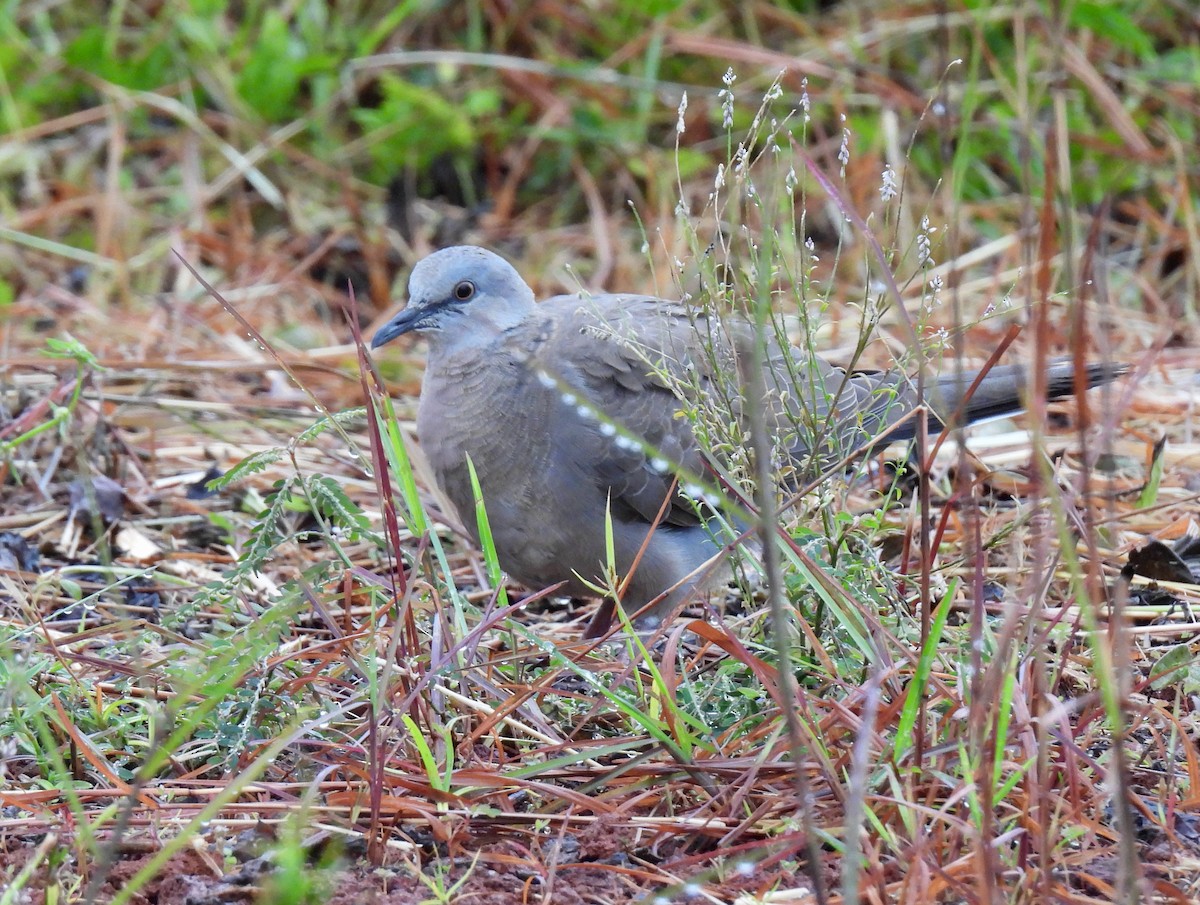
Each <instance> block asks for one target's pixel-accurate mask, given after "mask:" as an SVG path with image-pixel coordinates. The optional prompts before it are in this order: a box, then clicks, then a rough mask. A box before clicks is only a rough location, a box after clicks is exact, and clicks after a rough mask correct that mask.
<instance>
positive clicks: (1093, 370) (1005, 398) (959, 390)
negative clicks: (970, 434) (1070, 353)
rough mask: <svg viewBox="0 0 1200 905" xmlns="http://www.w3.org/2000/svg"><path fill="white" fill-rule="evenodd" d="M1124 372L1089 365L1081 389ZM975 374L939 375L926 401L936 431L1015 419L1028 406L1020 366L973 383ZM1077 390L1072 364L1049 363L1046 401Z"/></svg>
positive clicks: (991, 372)
mask: <svg viewBox="0 0 1200 905" xmlns="http://www.w3.org/2000/svg"><path fill="white" fill-rule="evenodd" d="M1127 370H1128V368H1127V367H1126V366H1125V365H1121V364H1108V363H1103V362H1092V363H1089V364H1088V365H1086V366H1085V370H1084V376H1085V385H1086V386H1087V387H1088V388H1091V387H1096V386H1100V385H1101V384H1105V383H1108V382H1109V381H1111V380H1115V379H1116V378H1117V377H1119V376H1121V375H1122V374H1124V373H1125V372H1126V371H1127ZM978 376H979V372H978V371H975V372H969V371H968V372H965V373H963V374H962V375H961V377H960V376H959V375H955V374H942V375H940V376H939V377H938V378H937V379H936V381H935V383H934V386H933V387H932V388H931V389H932V392H931V393H930V394H929V401H930V403H931V404H932V406H933V408H934V410H935V412H936V413H937V418H938V422H939V424H938V427H939V428H940V427H943V426H945V424H946V423H947V422H949V423H951V424H974V423H975V422H978V421H986V420H988V419H990V418H1001V417H1004V416H1007V415H1015V414H1016V413H1018V412H1020V411H1023V410H1024V409H1025V408H1026V407H1027V405H1028V371H1027V369H1026V368H1025V367H1024V366H1022V365H997V366H996V367H993V368H990V369H989V370H988V372H987V373H986V374H985V375H984V377H983V379H982V380H979V381H978V385H977V386H974V388H973V389H972V385H973V384H975V383H976V378H977V377H978ZM1076 389H1077V386H1076V380H1075V363H1074V362H1073V361H1071V360H1070V359H1058V360H1056V361H1052V362H1051V363H1050V364H1049V366H1048V368H1047V374H1046V398H1047V399H1050V400H1053V399H1061V398H1062V397H1063V396H1070V395H1071V394H1073V393H1074V392H1075V391H1076Z"/></svg>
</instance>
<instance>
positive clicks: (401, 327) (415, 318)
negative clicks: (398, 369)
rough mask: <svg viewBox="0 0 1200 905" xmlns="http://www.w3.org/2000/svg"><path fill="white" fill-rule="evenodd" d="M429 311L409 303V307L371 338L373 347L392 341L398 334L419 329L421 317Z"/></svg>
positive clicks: (376, 347)
mask: <svg viewBox="0 0 1200 905" xmlns="http://www.w3.org/2000/svg"><path fill="white" fill-rule="evenodd" d="M428 313H429V312H428V311H426V310H425V309H423V308H416V307H413V305H412V304H409V306H408V307H407V308H405V309H404V310H403V311H401V312H400V313H399V314H397V315H396V316H395V317H393V318H392V319H391V320H390V321H388V322H387V323H386V324H384V325H383V326H382V327H380V328H379V330H378V331H377V332H376V333H375V336H374V338H373V339H372V340H371V348H372V349H378V348H379V347H380V346H382V345H383V344H384V343H389V342H391V341H392V340H393V339H395V338H396V337H397V336H402V335H403V334H405V333H409V332H411V331H413V330H416V329H419V328H420V326H421V318H422V317H423V316H424V315H426V314H428Z"/></svg>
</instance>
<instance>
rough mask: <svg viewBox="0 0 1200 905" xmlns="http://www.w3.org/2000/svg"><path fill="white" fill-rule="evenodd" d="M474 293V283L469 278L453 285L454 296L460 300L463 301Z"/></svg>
mask: <svg viewBox="0 0 1200 905" xmlns="http://www.w3.org/2000/svg"><path fill="white" fill-rule="evenodd" d="M474 294H475V284H474V283H472V282H471V281H470V280H463V281H462V282H461V283H458V284H456V285H455V287H454V297H455V298H456V299H458V300H459V301H460V302H465V301H466V300H467V299H469V298H470V297H471V296H473V295H474Z"/></svg>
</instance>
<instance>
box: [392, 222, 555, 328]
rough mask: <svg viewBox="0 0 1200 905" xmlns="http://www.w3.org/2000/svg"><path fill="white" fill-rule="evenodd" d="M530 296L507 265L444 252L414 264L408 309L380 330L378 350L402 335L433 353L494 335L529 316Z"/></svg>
mask: <svg viewBox="0 0 1200 905" xmlns="http://www.w3.org/2000/svg"><path fill="white" fill-rule="evenodd" d="M533 307H534V300H533V290H531V289H530V288H529V286H528V285H527V284H526V282H525V281H524V280H523V279H521V275H520V274H519V273H517V271H516V270H515V269H514V268H513V266H512V265H511V264H509V263H508V261H506V260H504V258H502V257H500V256H499V255H497V254H494V253H492V252H490V251H488V250H487V249H484V248H477V247H476V246H473V245H458V246H454V247H452V248H443V249H442V250H441V251H436V252H434V253H433V254H431V255H429V256H428V257H427V258H423V259H422V260H420V261H418V262H417V265H416V266H415V267H414V268H413V271H412V275H411V276H410V277H409V278H408V305H407V306H406V307H405V308H404V310H403V311H401V312H400V313H399V314H397V315H396V316H395V317H393V318H392V319H391V320H390V321H388V322H387V323H386V324H384V325H383V326H382V327H380V328H379V331H378V332H377V333H376V334H375V336H374V338H373V339H372V340H371V348H372V349H378V348H379V347H380V346H382V345H383V344H384V343H386V342H390V341H391V340H393V339H395V338H396V337H397V336H401V335H402V334H405V333H421V334H424V335H425V336H426V337H427V338H428V339H429V340H430V342H431V343H432V344H433V345H434V346H435V347H436V346H441V347H448V346H456V345H458V344H460V343H462V342H466V341H472V342H479V341H480V340H482V339H484V338H486V337H488V336H493V335H499V334H500V333H503V332H504V331H505V330H507V329H509V328H510V327H514V326H516V325H517V324H519V323H520V322H521V321H522V320H523V319H524V318H525V317H526V316H528V314H529V313H530V312H531V311H532V310H533Z"/></svg>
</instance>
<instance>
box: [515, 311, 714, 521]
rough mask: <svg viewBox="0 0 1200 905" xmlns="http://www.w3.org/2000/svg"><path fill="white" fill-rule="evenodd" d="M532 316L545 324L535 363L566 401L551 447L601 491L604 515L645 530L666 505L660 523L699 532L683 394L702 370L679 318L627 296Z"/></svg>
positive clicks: (693, 336) (700, 461) (698, 466)
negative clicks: (609, 512)
mask: <svg viewBox="0 0 1200 905" xmlns="http://www.w3.org/2000/svg"><path fill="white" fill-rule="evenodd" d="M539 309H540V310H541V311H543V312H545V313H546V314H547V316H548V319H549V320H548V323H549V324H550V325H551V326H550V328H549V337H548V339H547V341H546V342H544V343H543V344H542V345H541V346H540V348H539V353H538V362H537V365H538V367H539V368H540V369H541V370H542V371H543V372H545V373H546V374H547V375H548V376H549V377H550V379H552V380H553V381H554V382H555V384H556V385H557V386H559V387H560V390H561V391H563V392H565V393H566V394H568V397H569V401H570V402H572V403H574V414H572V412H571V411H569V410H568V411H567V417H564V418H561V419H560V420H559V421H558V423H557V424H556V430H557V431H559V432H560V436H559V438H558V439H559V442H558V443H557V444H556V446H557V447H558V448H559V449H560V450H562V451H563V453H562V454H563V455H569V456H573V457H574V458H575V460H576V461H575V462H574V463H572V464H573V467H574V470H575V471H576V472H577V473H578V474H579V475H580V476H581V477H582V478H583V479H585V480H590V481H592V482H594V483H595V484H596V485H597V486H599V487H601V488H603V489H605V490H607V492H608V493H609V496H610V499H611V503H612V507H613V511H614V514H625V515H626V516H627V517H636V518H637V519H640V520H644V521H647V522H652V521H654V520H655V519H656V518H658V517H659V511H660V509H661V507H662V505H663V501H664V500H667V499H668V498H669V503H668V505H667V507H666V510H665V512H664V514H663V516H662V520H663V522H664V523H665V524H668V525H676V526H693V525H697V524H700V523H701V522H702V521H703V519H702V518H701V515H700V512H699V510H698V508H697V505H696V501H697V499H698V498H699V497H700V496H701V494H700V492H699V488H698V487H697V486H696V478H697V477H701V476H704V475H705V474H706V472H707V466H706V461H705V458H704V455H703V454H702V452H701V450H700V448H699V446H698V444H697V443H696V439H695V436H694V435H693V432H692V425H691V422H690V421H689V420H688V418H687V417H686V416H685V415H684V413H683V409H684V407H685V405H686V403H685V400H684V389H683V387H684V385H685V382H686V381H694V380H697V379H698V380H701V381H703V380H706V379H707V377H706V376H705V375H706V373H707V368H706V367H704V366H703V361H702V359H703V348H702V344H701V338H700V334H698V333H697V332H696V330H695V329H694V327H693V324H692V323H691V322H690V320H689V317H688V314H687V312H686V310H685V309H684V308H683V307H682V306H680V305H677V304H674V303H670V302H665V301H663V300H661V299H654V298H650V297H645V296H633V295H619V296H618V295H596V296H559V297H556V298H553V299H549V300H547V301H545V302H542V303H541V305H539ZM589 409H590V411H588V410H589Z"/></svg>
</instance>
